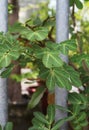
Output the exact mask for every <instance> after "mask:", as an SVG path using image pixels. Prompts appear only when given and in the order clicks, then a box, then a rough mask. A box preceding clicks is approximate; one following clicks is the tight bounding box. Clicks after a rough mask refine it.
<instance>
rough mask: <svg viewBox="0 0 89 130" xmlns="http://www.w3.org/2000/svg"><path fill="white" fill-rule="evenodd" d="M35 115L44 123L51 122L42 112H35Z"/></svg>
mask: <svg viewBox="0 0 89 130" xmlns="http://www.w3.org/2000/svg"><path fill="white" fill-rule="evenodd" d="M34 116H35V118H36V119H38V120H39V121H41V122H42V123H44V124H49V122H48V121H47V120H46V118H45V116H44V115H43V114H42V113H40V112H34Z"/></svg>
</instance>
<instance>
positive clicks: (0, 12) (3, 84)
mask: <svg viewBox="0 0 89 130" xmlns="http://www.w3.org/2000/svg"><path fill="white" fill-rule="evenodd" d="M7 7H8V0H0V32H4V33H5V32H6V31H7V23H8V8H7ZM1 71H2V70H0V73H1ZM7 106H8V98H7V80H6V78H0V124H1V126H2V128H3V127H4V126H5V124H6V122H7V117H8V111H7V110H8V109H7V108H8V107H7Z"/></svg>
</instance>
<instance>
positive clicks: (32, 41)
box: [0, 0, 89, 130]
mask: <svg viewBox="0 0 89 130" xmlns="http://www.w3.org/2000/svg"><path fill="white" fill-rule="evenodd" d="M74 4H75V5H76V6H77V7H78V8H79V9H81V8H83V5H82V3H81V1H79V0H78V1H70V6H74ZM72 29H73V30H72V33H71V34H72V35H71V36H72V37H71V39H70V40H67V41H64V42H62V43H61V44H57V43H55V36H54V32H55V17H54V16H47V18H45V19H44V20H42V19H41V18H40V17H36V18H32V19H29V20H27V21H26V23H25V24H21V23H15V24H14V25H13V26H12V27H10V28H9V31H8V33H7V34H3V33H1V34H0V42H1V43H2V44H1V45H0V67H1V68H3V67H5V68H6V69H5V71H3V72H2V73H1V76H2V77H8V76H9V74H10V72H11V71H12V68H13V67H15V66H14V64H13V61H14V60H15V61H16V60H17V61H19V64H20V65H21V66H26V65H27V63H28V62H32V63H33V64H36V66H37V69H38V76H37V77H35V80H40V81H42V82H43V84H42V87H40V88H38V89H37V91H36V93H34V95H33V97H32V99H31V101H30V102H29V107H30V108H33V107H34V106H36V105H37V103H38V102H39V101H40V99H41V98H42V96H43V94H44V92H45V91H46V90H48V91H49V92H53V91H54V89H55V85H56V84H57V85H58V86H61V87H62V88H66V89H67V90H68V91H69V90H71V88H72V86H76V87H78V88H79V87H80V86H81V85H82V86H83V87H84V91H82V90H81V88H79V93H72V94H71V93H70V94H69V101H68V105H69V109H68V110H67V109H65V108H62V107H61V106H57V108H59V109H61V110H64V111H68V114H69V116H68V118H65V119H62V120H59V121H58V122H57V123H56V124H55V123H54V115H55V114H54V111H55V109H54V106H49V107H48V109H47V115H46V116H44V115H43V114H41V113H39V112H38V113H34V116H35V118H34V119H33V121H32V123H33V127H32V128H30V129H33V130H35V129H39V130H40V129H42V130H43V129H44V130H47V129H48V130H57V129H58V128H59V127H60V126H61V125H62V124H63V123H64V122H65V121H69V120H71V122H70V124H71V126H72V127H73V128H74V129H76V130H77V129H78V130H81V129H82V128H83V127H85V126H87V125H88V115H87V114H86V113H87V112H88V111H89V110H88V105H89V103H88V102H89V101H88V91H89V90H88V79H89V74H88V69H89V58H88V51H87V52H86V51H82V52H81V51H80V49H81V48H82V47H83V48H82V50H84V46H81V44H80V39H81V38H82V36H83V35H82V33H80V32H77V33H74V32H73V31H74V28H72ZM84 36H85V35H84ZM75 38H76V39H75ZM84 38H85V37H84ZM84 38H83V39H81V40H82V44H83V41H84ZM86 39H87V38H86ZM85 50H86V49H85ZM60 54H65V55H69V57H70V64H71V66H70V65H67V64H66V63H65V62H63V61H62V60H61V58H60V57H59V55H60ZM29 79H33V76H32V75H30V74H29ZM80 79H81V81H80ZM51 109H52V111H51V114H50V111H49V110H51ZM38 115H39V116H38ZM50 115H52V117H50ZM70 117H71V118H70ZM51 118H52V119H51ZM40 127H41V128H40Z"/></svg>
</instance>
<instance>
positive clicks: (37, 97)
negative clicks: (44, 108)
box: [28, 87, 46, 109]
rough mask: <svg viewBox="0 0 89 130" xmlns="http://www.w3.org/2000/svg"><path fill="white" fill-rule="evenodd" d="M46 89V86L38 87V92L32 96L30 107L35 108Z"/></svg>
mask: <svg viewBox="0 0 89 130" xmlns="http://www.w3.org/2000/svg"><path fill="white" fill-rule="evenodd" d="M45 90H46V88H44V87H39V88H37V90H36V92H35V93H34V94H33V95H32V98H31V100H30V101H29V103H28V109H29V108H30V109H32V108H34V107H35V106H36V105H37V104H38V103H39V101H40V99H41V98H42V96H43V94H44V92H45Z"/></svg>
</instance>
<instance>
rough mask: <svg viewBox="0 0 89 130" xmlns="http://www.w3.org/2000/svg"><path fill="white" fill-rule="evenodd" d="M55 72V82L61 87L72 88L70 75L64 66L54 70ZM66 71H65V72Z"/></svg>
mask: <svg viewBox="0 0 89 130" xmlns="http://www.w3.org/2000/svg"><path fill="white" fill-rule="evenodd" d="M54 72H55V82H56V84H57V85H58V86H59V87H62V88H66V89H67V90H70V89H71V87H72V86H71V83H70V80H69V75H68V73H66V71H64V70H63V69H62V68H59V69H56V68H55V70H54ZM64 72H65V73H64Z"/></svg>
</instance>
